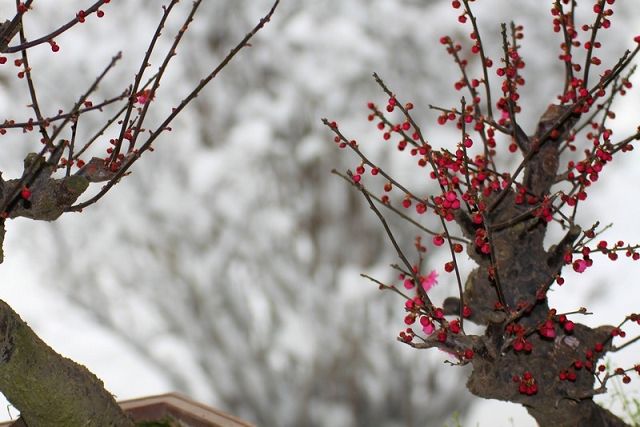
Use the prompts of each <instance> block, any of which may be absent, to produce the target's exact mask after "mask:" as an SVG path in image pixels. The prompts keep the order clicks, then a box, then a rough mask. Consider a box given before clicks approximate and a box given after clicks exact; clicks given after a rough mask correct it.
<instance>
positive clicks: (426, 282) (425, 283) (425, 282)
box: [422, 270, 438, 292]
mask: <svg viewBox="0 0 640 427" xmlns="http://www.w3.org/2000/svg"><path fill="white" fill-rule="evenodd" d="M437 284H438V273H436V271H435V270H432V271H431V273H429V275H428V276H427V277H423V278H422V289H424V291H425V292H429V290H430V289H431V288H433V287H434V286H435V285H437Z"/></svg>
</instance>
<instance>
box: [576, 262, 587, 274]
mask: <svg viewBox="0 0 640 427" xmlns="http://www.w3.org/2000/svg"><path fill="white" fill-rule="evenodd" d="M587 267H588V265H587V262H586V261H585V260H583V259H579V260H577V261H574V262H573V269H574V270H575V271H577V272H578V273H582V272H583V271H585V270H586V269H587Z"/></svg>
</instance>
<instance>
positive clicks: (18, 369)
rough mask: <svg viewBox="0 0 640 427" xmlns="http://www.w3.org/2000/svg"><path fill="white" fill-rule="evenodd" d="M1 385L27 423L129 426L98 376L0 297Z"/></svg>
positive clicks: (131, 424) (38, 424) (3, 391)
mask: <svg viewBox="0 0 640 427" xmlns="http://www.w3.org/2000/svg"><path fill="white" fill-rule="evenodd" d="M0 337H1V338H0V390H2V393H3V394H4V395H5V396H6V398H7V399H8V400H9V401H10V402H11V403H12V404H13V405H14V406H15V407H17V408H20V417H21V419H22V420H23V421H24V423H26V425H28V426H29V427H38V426H44V427H51V426H118V427H120V426H123V427H126V426H133V425H134V423H133V422H132V421H131V420H130V419H129V418H128V417H127V416H126V415H125V414H124V413H123V411H122V410H121V409H120V406H118V404H117V403H116V401H115V399H114V398H113V396H112V395H111V394H109V393H108V392H107V391H106V390H105V388H104V384H103V383H102V381H100V380H99V379H98V378H97V377H96V376H95V375H93V374H92V373H91V372H89V370H88V369H87V368H85V367H84V366H82V365H79V364H77V363H75V362H74V361H72V360H70V359H67V358H65V357H63V356H61V355H60V354H58V353H56V352H55V351H54V350H53V349H52V348H51V347H49V346H48V345H47V344H45V343H44V342H43V341H42V340H41V339H40V338H38V336H37V335H36V334H35V333H34V332H33V330H31V328H30V327H29V326H28V325H27V324H26V323H25V322H24V321H23V320H22V319H21V318H20V316H18V314H17V313H16V312H15V311H13V310H12V309H11V307H9V305H8V304H6V303H5V302H4V301H0Z"/></svg>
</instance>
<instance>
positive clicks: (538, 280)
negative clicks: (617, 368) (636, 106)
mask: <svg viewBox="0 0 640 427" xmlns="http://www.w3.org/2000/svg"><path fill="white" fill-rule="evenodd" d="M577 119H578V117H577V116H576V115H574V114H573V113H571V112H570V111H568V110H567V107H561V106H557V105H551V106H550V107H549V109H548V110H547V111H546V112H545V114H544V115H543V116H542V117H541V119H540V121H539V124H538V129H537V131H536V134H535V135H534V136H532V137H530V138H529V137H527V136H526V135H525V134H524V132H522V131H521V130H520V129H518V132H517V142H518V145H519V147H520V149H521V150H522V151H523V152H524V154H525V155H527V154H531V157H530V161H529V162H528V163H527V164H526V167H525V171H524V183H525V185H526V186H527V189H528V191H529V192H530V193H533V194H535V195H537V196H539V197H543V196H545V195H548V194H549V190H550V188H551V185H552V184H553V183H554V181H555V178H556V173H557V168H558V166H557V165H558V156H559V154H558V150H557V146H556V142H555V141H556V140H562V139H564V137H566V132H568V131H569V130H570V129H571V128H572V127H573V125H574V124H575V123H576V121H577ZM553 128H555V129H558V130H559V131H560V132H559V134H558V135H557V138H554V139H551V138H550V137H547V138H546V139H544V140H543V139H542V137H544V136H545V135H548V134H549V131H550V130H551V129H553ZM497 197H499V195H495V194H494V195H493V196H491V197H490V198H489V199H487V200H486V203H487V205H491V204H492V203H495V204H496V208H495V209H494V210H492V211H491V212H490V213H489V214H488V215H487V218H486V220H485V224H490V226H489V233H490V239H491V244H492V254H491V255H484V254H481V253H480V252H479V251H477V250H476V249H475V247H474V245H473V244H470V245H469V247H468V253H469V255H470V257H471V258H472V259H473V260H474V261H475V262H476V263H477V264H478V267H477V268H476V269H475V270H474V271H473V272H472V273H471V274H470V275H469V277H468V279H467V281H466V283H465V291H464V302H465V304H466V305H467V306H469V307H471V309H472V311H473V315H472V316H471V318H470V320H471V321H473V322H474V323H477V324H480V325H486V326H487V329H486V332H485V335H484V336H483V337H481V340H480V341H479V342H476V343H475V347H474V350H475V351H476V354H478V356H479V357H474V358H473V359H472V361H471V364H472V366H473V370H472V373H471V376H470V377H469V380H468V382H467V388H468V389H469V391H471V392H472V393H473V394H475V395H477V396H479V397H482V398H487V399H498V400H504V401H509V402H514V403H520V404H522V405H524V406H525V407H526V408H527V411H528V412H529V414H531V416H533V417H534V418H535V419H536V421H537V422H538V424H539V425H540V426H543V427H547V426H553V427H576V426H585V427H586V426H589V427H611V426H626V425H627V424H626V423H625V422H624V421H622V420H621V419H620V418H618V417H616V416H615V415H613V414H612V413H611V412H609V411H607V410H606V409H604V408H602V407H600V406H599V405H597V404H596V403H595V402H594V401H593V395H594V381H595V378H594V376H593V375H592V374H587V375H578V376H577V379H576V381H575V382H571V381H562V380H561V379H560V378H559V376H558V373H559V372H562V371H563V370H566V369H568V368H570V367H572V366H573V364H574V362H575V361H576V359H580V357H581V356H580V355H585V354H587V352H590V351H592V349H593V348H594V347H596V344H597V343H610V340H609V339H608V338H609V337H610V333H611V330H612V329H613V326H601V327H599V328H595V329H594V328H590V327H588V326H585V325H581V324H576V325H575V329H574V330H573V331H572V332H571V333H570V334H568V333H565V332H564V331H562V330H561V329H560V328H556V332H557V334H556V336H555V337H554V338H553V339H548V338H544V337H542V336H540V335H539V334H538V333H531V334H529V335H527V340H528V341H529V342H530V343H531V345H532V347H533V348H534V349H535V351H533V352H531V353H530V354H522V353H519V352H518V353H517V352H514V351H512V350H508V347H509V346H510V344H511V342H509V341H508V339H505V333H504V331H505V330H506V329H507V325H508V324H509V323H511V322H513V321H514V320H519V324H520V325H522V326H523V327H525V328H527V329H530V330H531V331H532V332H536V331H537V327H538V326H539V325H540V324H541V323H544V322H545V321H546V320H547V319H549V316H550V311H549V305H548V304H547V299H546V290H547V289H548V288H549V286H550V285H551V283H552V282H553V281H554V280H555V277H556V275H557V274H559V273H560V269H561V268H562V267H563V265H564V262H563V255H564V254H565V252H567V251H570V250H571V245H572V243H573V242H574V241H575V240H576V238H577V237H578V236H579V235H580V234H581V230H580V228H579V227H578V226H573V227H571V228H570V229H569V231H568V232H567V233H566V235H565V237H564V238H563V239H562V240H561V241H560V242H558V244H556V245H554V246H552V247H551V248H550V249H549V250H548V251H545V249H544V247H543V241H544V238H545V234H546V232H547V223H546V222H545V221H544V220H543V219H541V218H539V217H535V216H532V214H531V210H532V205H529V204H527V203H521V204H516V194H515V192H514V191H513V190H511V189H510V190H508V191H507V192H506V194H505V195H503V198H502V199H501V200H497ZM537 203H538V202H537V201H536V204H537ZM457 221H458V223H459V224H460V225H461V228H462V229H463V231H464V233H465V235H466V236H467V237H468V238H470V239H471V240H473V239H474V238H475V237H476V235H475V228H474V227H472V226H471V222H470V221H469V220H468V219H466V218H465V217H464V216H463V215H458V217H457ZM492 256H493V257H494V259H495V264H494V265H495V266H496V268H495V270H494V269H491V270H490V266H491V264H492V260H491V257H492ZM501 306H502V307H510V308H511V309H512V310H514V311H513V313H514V314H507V312H505V311H503V310H497V308H500V307H501ZM445 310H446V312H447V313H449V314H457V313H458V310H459V300H458V299H457V298H449V299H448V300H446V301H445ZM609 348H610V345H608V346H607V345H605V346H604V348H603V350H602V351H601V352H600V353H596V354H594V356H593V359H592V360H591V362H592V364H593V366H594V367H595V366H597V360H598V359H599V358H601V357H602V356H603V355H604V354H605V353H606V351H607V350H608V349H609ZM525 370H526V371H529V372H530V373H531V374H532V376H533V377H534V378H535V381H536V384H537V387H538V389H539V390H544V392H540V393H536V394H533V395H526V394H522V393H520V392H519V391H518V388H517V387H514V378H513V375H514V373H517V372H519V373H520V375H522V373H523V372H524V371H525Z"/></svg>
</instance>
